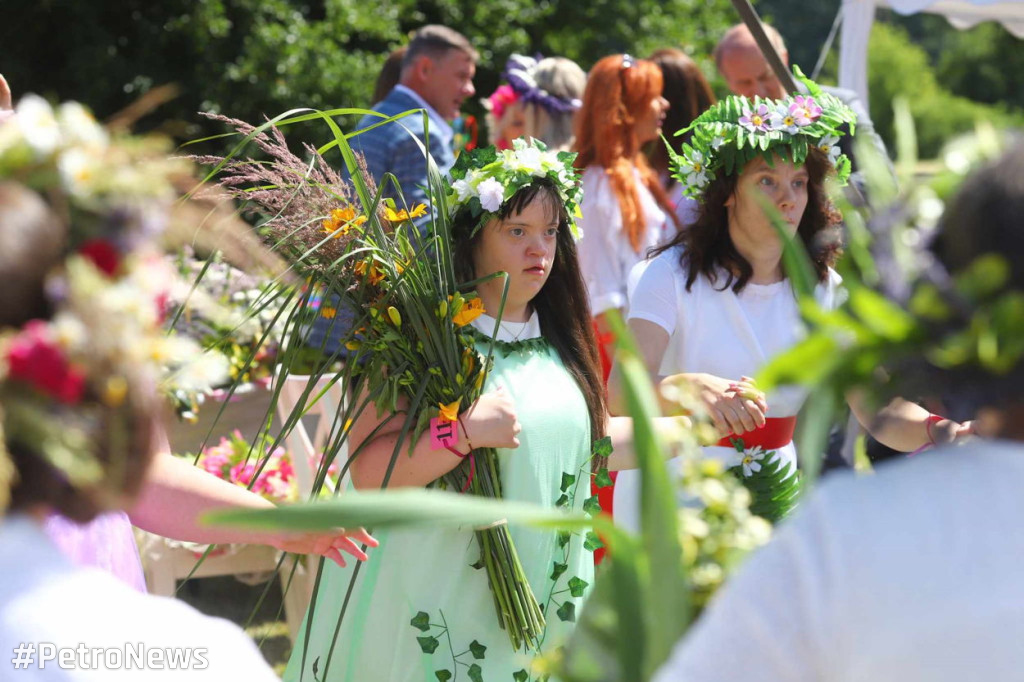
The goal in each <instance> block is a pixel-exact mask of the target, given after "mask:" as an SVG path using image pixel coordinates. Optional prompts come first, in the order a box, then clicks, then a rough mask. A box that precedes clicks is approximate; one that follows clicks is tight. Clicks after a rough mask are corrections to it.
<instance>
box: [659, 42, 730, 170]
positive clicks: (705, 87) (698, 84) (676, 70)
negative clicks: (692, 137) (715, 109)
mask: <svg viewBox="0 0 1024 682" xmlns="http://www.w3.org/2000/svg"><path fill="white" fill-rule="evenodd" d="M649 59H650V60H651V61H652V62H654V63H655V64H657V65H658V68H660V69H661V75H662V78H663V79H664V81H665V84H664V86H663V87H662V89H661V96H662V97H664V98H665V99H667V100H668V104H669V107H668V111H667V112H665V122H664V123H662V124H661V129H662V130H663V131H664V132H665V139H666V140H667V141H668V144H669V146H670V147H672V149H673V151H675V153H676V154H682V146H683V142H685V141H686V138H687V137H689V136H688V135H687V136H676V134H675V132H676V131H677V130H682V129H683V128H685V127H687V126H688V125H690V124H691V123H692V122H693V119H695V118H697V117H698V116H700V115H701V114H702V113H704V111H705V110H706V109H707V108H708V107H710V106H711V105H712V104H714V103H715V101H716V100H715V95H714V93H712V92H711V86H710V85H709V84H708V81H707V79H706V78H705V77H704V74H703V73H702V72H701V70H700V67H699V66H697V62H695V61H693V60H692V59H690V57H689V56H688V55H687V54H686V53H685V52H683V51H682V50H677V49H675V48H674V47H665V48H662V49H660V50H655V51H654V53H653V54H651V56H650V57H649ZM647 158H648V159H649V160H650V162H651V167H652V168H654V170H655V171H657V172H658V173H666V172H668V168H669V158H668V149H666V148H665V143H664V142H662V140H661V139H660V138H659V139H657V140H655V141H654V142H653V143H652V144H651V147H650V148H649V150H648V154H647Z"/></svg>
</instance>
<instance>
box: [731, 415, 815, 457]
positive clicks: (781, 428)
mask: <svg viewBox="0 0 1024 682" xmlns="http://www.w3.org/2000/svg"><path fill="white" fill-rule="evenodd" d="M795 430H796V417H795V416H793V417H768V418H767V419H765V424H764V426H762V427H761V428H759V429H755V430H753V431H747V432H746V433H741V434H739V435H735V434H733V435H729V436H726V437H725V438H723V439H722V440H720V441H718V444H719V445H720V446H721V447H724V448H731V447H734V446H733V444H732V439H733V438H742V439H743V445H745V446H746V447H748V448H752V447H754V446H755V445H760V446H761V447H762V448H763V449H765V450H774V449H776V448H781V447H782V446H783V445H786V444H788V443H789V442H790V441H792V440H793V432H794V431H795Z"/></svg>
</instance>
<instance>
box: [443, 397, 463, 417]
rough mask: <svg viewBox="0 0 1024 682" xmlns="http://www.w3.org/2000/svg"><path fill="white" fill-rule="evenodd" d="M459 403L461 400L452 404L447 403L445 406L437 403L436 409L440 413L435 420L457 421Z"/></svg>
mask: <svg viewBox="0 0 1024 682" xmlns="http://www.w3.org/2000/svg"><path fill="white" fill-rule="evenodd" d="M461 402H462V398H459V399H458V400H456V401H455V402H454V403H448V404H447V405H444V404H442V403H438V404H437V407H438V409H439V411H440V414H439V415H438V417H437V418H438V419H440V420H441V421H443V422H453V421H457V420H458V419H459V403H461Z"/></svg>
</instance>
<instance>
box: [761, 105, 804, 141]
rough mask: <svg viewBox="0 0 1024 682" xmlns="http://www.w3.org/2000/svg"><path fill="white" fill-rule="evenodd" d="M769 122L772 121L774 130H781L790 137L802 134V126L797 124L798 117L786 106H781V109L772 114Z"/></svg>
mask: <svg viewBox="0 0 1024 682" xmlns="http://www.w3.org/2000/svg"><path fill="white" fill-rule="evenodd" d="M769 120H770V121H771V126H772V130H780V131H782V132H786V133H789V134H790V135H795V134H796V133H798V132H800V126H799V125H798V124H797V122H796V115H795V114H793V113H792V112H791V111H790V110H789V107H787V106H785V105H784V104H783V105H779V108H778V109H776V110H775V111H773V112H772V115H771V116H770V117H769Z"/></svg>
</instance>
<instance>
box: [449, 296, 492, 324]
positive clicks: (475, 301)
mask: <svg viewBox="0 0 1024 682" xmlns="http://www.w3.org/2000/svg"><path fill="white" fill-rule="evenodd" d="M484 312H485V311H484V302H483V301H481V300H480V298H479V297H477V298H470V299H466V302H465V303H464V304H463V305H462V307H461V308H459V311H458V312H457V313H455V314H454V315H453V316H452V322H454V323H455V326H456V327H465V326H466V325H467V324H469V323H470V322H472V321H473V320H475V319H476V318H478V317H480V316H481V315H483V314H484Z"/></svg>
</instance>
